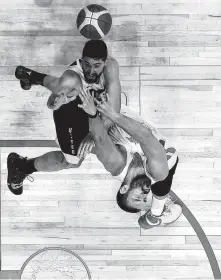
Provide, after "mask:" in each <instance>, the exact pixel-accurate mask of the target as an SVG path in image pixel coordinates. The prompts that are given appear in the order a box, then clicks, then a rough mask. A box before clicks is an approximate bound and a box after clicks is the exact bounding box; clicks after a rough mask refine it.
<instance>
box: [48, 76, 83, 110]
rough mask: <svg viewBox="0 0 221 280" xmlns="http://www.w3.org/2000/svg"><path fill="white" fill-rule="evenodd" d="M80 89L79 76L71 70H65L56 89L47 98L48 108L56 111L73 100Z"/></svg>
mask: <svg viewBox="0 0 221 280" xmlns="http://www.w3.org/2000/svg"><path fill="white" fill-rule="evenodd" d="M80 88H81V80H80V77H79V75H78V74H77V73H76V72H74V71H72V70H66V71H65V72H64V73H63V74H62V75H61V77H60V78H59V81H58V84H57V87H56V88H55V90H54V91H53V92H52V94H51V95H50V96H49V98H48V102H47V106H48V108H49V109H52V110H57V109H58V108H59V107H60V106H61V105H63V104H66V103H68V102H70V101H72V100H74V99H75V98H76V97H77V95H78V94H79V90H80Z"/></svg>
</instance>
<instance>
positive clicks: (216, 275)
mask: <svg viewBox="0 0 221 280" xmlns="http://www.w3.org/2000/svg"><path fill="white" fill-rule="evenodd" d="M21 142H22V141H21ZM27 142H29V145H27V144H28V143H25V144H26V145H24V143H19V144H18V145H16V146H17V147H18V146H20V147H24V146H26V147H27V146H30V147H33V146H37V145H39V142H40V141H33V143H32V141H27ZM35 142H36V143H35ZM41 142H42V141H41ZM13 143H14V141H13ZM0 144H3V145H2V146H3V147H4V146H5V147H7V146H11V147H12V146H14V145H10V144H12V143H10V144H9V143H7V144H6V143H4V141H0ZM4 144H6V145H4ZM50 144H52V145H50ZM45 146H46V147H48V146H51V147H53V146H54V141H46V143H45ZM14 147H15V146H14ZM0 167H1V162H0ZM0 178H1V174H0ZM170 193H171V196H172V198H173V200H176V201H177V203H178V204H180V205H181V207H182V209H183V214H184V216H185V217H186V219H187V220H188V221H189V223H190V224H191V226H192V228H193V229H194V231H195V232H196V235H197V236H198V238H199V240H200V242H201V244H202V246H203V248H204V250H205V252H206V255H207V258H208V261H209V263H210V266H211V269H212V272H213V276H214V279H221V272H220V268H219V264H218V262H217V259H216V256H215V254H214V252H213V249H212V247H211V245H210V243H209V240H208V238H207V237H206V235H205V232H204V231H203V229H202V227H201V226H200V224H199V222H198V221H197V220H196V218H195V217H194V215H193V214H192V212H191V211H190V210H189V208H188V207H187V206H186V205H185V204H184V203H183V202H182V200H181V199H180V198H179V197H178V196H177V195H176V194H175V193H174V192H173V191H171V192H170ZM0 195H1V194H0ZM0 204H1V200H0ZM0 219H1V217H0ZM0 227H1V224H0ZM0 249H1V242H0ZM1 259H2V252H1V250H0V279H2V276H3V274H4V271H1ZM5 272H6V271H5ZM14 272H16V271H14ZM2 273H3V274H2ZM6 273H7V274H8V273H13V271H7V272H6ZM4 275H5V274H4ZM3 277H4V276H3ZM14 279H15V278H14Z"/></svg>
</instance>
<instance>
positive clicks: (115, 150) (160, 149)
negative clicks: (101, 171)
mask: <svg viewBox="0 0 221 280" xmlns="http://www.w3.org/2000/svg"><path fill="white" fill-rule="evenodd" d="M80 98H81V100H82V102H83V108H84V109H87V110H88V112H89V111H90V110H91V113H92V114H94V115H95V116H96V118H91V119H90V120H89V127H90V131H91V133H92V135H93V137H94V139H95V153H96V155H97V158H98V159H99V160H100V161H101V162H102V163H103V165H104V167H105V169H106V170H107V171H109V172H110V173H111V174H112V175H113V177H115V178H117V179H119V180H120V181H121V182H122V184H121V187H120V189H119V192H118V194H117V202H118V205H119V206H120V207H121V208H122V209H123V210H125V211H127V212H132V213H135V212H139V211H141V210H146V211H147V210H148V211H147V213H146V214H145V215H143V216H141V217H140V219H139V224H140V226H141V227H143V228H145V229H149V228H151V227H154V226H159V225H166V224H170V223H172V222H174V221H176V220H177V219H178V218H179V217H180V215H181V214H182V208H181V206H180V205H178V204H174V202H172V200H171V198H170V196H169V195H168V194H169V191H170V189H171V185H172V180H173V175H174V173H175V170H176V167H177V164H178V156H177V152H176V150H175V149H174V148H173V147H172V146H170V145H169V143H168V141H167V140H166V139H165V138H164V137H163V136H162V135H161V134H160V133H159V131H158V130H157V129H156V128H154V127H153V125H152V124H150V123H147V122H146V123H145V122H144V121H143V120H142V119H141V118H140V117H139V116H136V118H137V119H138V120H139V121H138V120H135V119H134V118H131V117H128V116H127V115H130V116H131V115H132V114H131V112H130V111H129V110H128V109H127V110H125V109H126V107H125V108H123V106H122V111H121V113H118V112H116V110H115V108H114V106H113V105H112V104H111V101H110V100H108V101H107V100H106V99H105V98H104V97H103V96H101V102H99V101H98V100H97V99H94V100H95V103H96V104H97V110H98V111H99V112H100V113H102V114H104V115H105V116H107V117H108V118H109V119H110V120H111V121H112V122H114V123H115V124H116V125H117V126H115V127H113V129H112V131H111V132H110V136H109V135H108V133H107V130H106V129H105V127H104V125H103V123H102V120H101V118H100V117H99V115H97V114H96V108H95V104H94V102H93V98H91V96H90V95H89V94H88V93H87V92H86V93H80ZM134 115H135V114H134ZM118 127H119V128H118ZM125 132H126V133H125ZM150 206H151V207H150Z"/></svg>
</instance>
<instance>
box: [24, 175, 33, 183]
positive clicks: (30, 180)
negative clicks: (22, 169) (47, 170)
mask: <svg viewBox="0 0 221 280" xmlns="http://www.w3.org/2000/svg"><path fill="white" fill-rule="evenodd" d="M26 178H27V179H28V181H29V182H34V180H35V179H34V178H33V177H32V176H30V175H27V177H26Z"/></svg>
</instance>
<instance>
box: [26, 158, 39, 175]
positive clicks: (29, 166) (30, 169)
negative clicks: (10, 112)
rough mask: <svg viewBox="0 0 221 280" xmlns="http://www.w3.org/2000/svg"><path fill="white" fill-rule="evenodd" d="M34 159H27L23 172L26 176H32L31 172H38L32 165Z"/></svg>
mask: <svg viewBox="0 0 221 280" xmlns="http://www.w3.org/2000/svg"><path fill="white" fill-rule="evenodd" d="M34 161H35V158H31V159H28V160H27V162H26V165H25V172H26V173H27V174H32V173H33V172H36V171H38V170H37V169H36V168H35V165H34Z"/></svg>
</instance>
